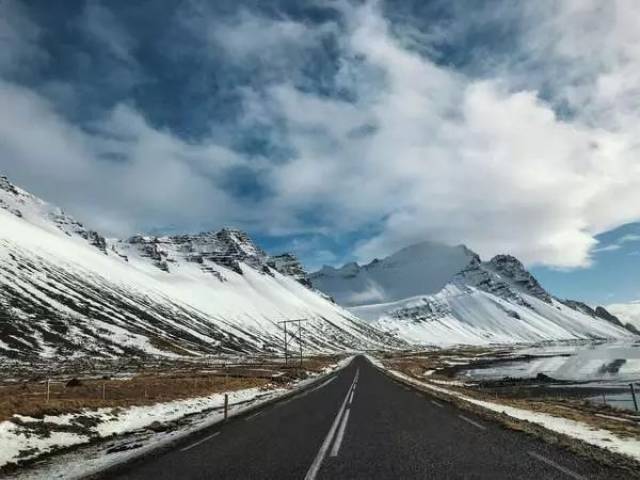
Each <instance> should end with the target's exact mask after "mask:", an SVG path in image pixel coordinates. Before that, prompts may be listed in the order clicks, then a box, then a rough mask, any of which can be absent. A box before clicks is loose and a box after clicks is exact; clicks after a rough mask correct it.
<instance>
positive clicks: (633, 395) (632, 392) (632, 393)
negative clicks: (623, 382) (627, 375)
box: [629, 383, 638, 412]
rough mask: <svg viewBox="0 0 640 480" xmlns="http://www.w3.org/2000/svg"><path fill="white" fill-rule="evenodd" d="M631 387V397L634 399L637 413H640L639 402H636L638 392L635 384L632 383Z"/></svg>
mask: <svg viewBox="0 0 640 480" xmlns="http://www.w3.org/2000/svg"><path fill="white" fill-rule="evenodd" d="M629 386H630V387H631V397H632V398H633V406H634V407H635V409H636V412H637V411H638V401H637V400H636V391H635V389H634V388H633V383H630V384H629Z"/></svg>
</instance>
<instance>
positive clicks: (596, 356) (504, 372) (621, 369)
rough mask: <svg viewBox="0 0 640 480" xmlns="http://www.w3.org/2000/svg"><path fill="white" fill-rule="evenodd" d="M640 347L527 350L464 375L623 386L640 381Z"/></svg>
mask: <svg viewBox="0 0 640 480" xmlns="http://www.w3.org/2000/svg"><path fill="white" fill-rule="evenodd" d="M639 347H640V344H638V343H627V344H620V343H591V344H582V345H552V346H543V347H533V348H532V347H528V348H526V349H521V350H516V351H514V356H515V357H518V356H520V357H521V356H523V355H526V356H528V357H527V358H521V359H516V360H512V361H508V362H504V363H502V362H501V363H496V364H493V365H491V366H489V368H477V369H470V370H466V371H463V372H462V375H463V376H464V377H466V378H470V379H476V380H498V379H502V378H504V377H514V378H533V377H535V376H536V375H537V374H538V373H544V374H545V375H548V376H549V377H552V378H556V379H558V380H566V381H575V382H590V381H594V382H607V383H609V382H610V383H612V384H624V383H629V382H637V381H640V348H639Z"/></svg>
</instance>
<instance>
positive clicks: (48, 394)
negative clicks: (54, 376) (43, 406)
mask: <svg viewBox="0 0 640 480" xmlns="http://www.w3.org/2000/svg"><path fill="white" fill-rule="evenodd" d="M50 392H51V379H50V378H47V403H49V397H50Z"/></svg>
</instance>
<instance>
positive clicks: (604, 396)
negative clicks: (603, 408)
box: [602, 392, 607, 405]
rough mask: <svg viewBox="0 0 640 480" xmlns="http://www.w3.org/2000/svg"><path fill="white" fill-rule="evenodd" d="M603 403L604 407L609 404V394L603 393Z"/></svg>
mask: <svg viewBox="0 0 640 480" xmlns="http://www.w3.org/2000/svg"><path fill="white" fill-rule="evenodd" d="M602 403H603V404H604V405H606V404H607V394H606V393H605V392H602Z"/></svg>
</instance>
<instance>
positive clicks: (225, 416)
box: [224, 393, 229, 420]
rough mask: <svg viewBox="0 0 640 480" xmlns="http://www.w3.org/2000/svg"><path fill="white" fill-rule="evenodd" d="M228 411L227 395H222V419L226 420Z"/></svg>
mask: <svg viewBox="0 0 640 480" xmlns="http://www.w3.org/2000/svg"><path fill="white" fill-rule="evenodd" d="M228 410H229V395H227V394H226V393H225V394H224V419H225V420H226V419H227V416H228Z"/></svg>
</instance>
